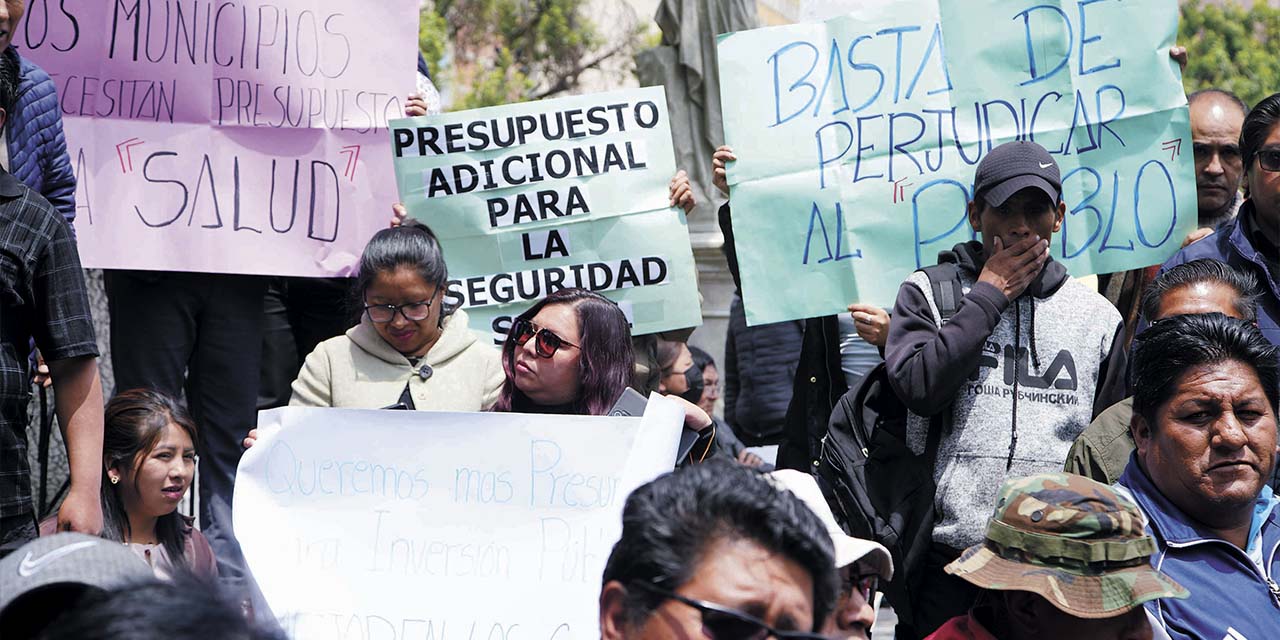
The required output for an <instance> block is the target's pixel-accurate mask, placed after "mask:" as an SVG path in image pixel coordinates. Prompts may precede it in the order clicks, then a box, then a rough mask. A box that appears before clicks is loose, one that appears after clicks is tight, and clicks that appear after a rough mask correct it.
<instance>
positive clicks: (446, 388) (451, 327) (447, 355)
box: [289, 310, 505, 411]
mask: <svg viewBox="0 0 1280 640" xmlns="http://www.w3.org/2000/svg"><path fill="white" fill-rule="evenodd" d="M421 364H426V365H428V366H430V367H431V369H432V374H431V376H430V377H429V378H427V379H426V380H424V379H422V376H420V375H419V368H420V367H421ZM504 378H505V375H504V374H503V372H502V362H501V358H500V352H499V351H498V350H497V349H496V348H494V347H492V346H489V345H487V344H484V343H483V342H482V341H481V340H480V339H479V338H478V337H477V336H476V334H475V333H473V332H472V331H470V330H469V329H468V327H467V314H466V312H465V311H461V310H459V311H457V312H455V313H454V314H453V315H452V316H449V318H448V319H446V320H445V323H444V331H443V332H442V333H441V334H440V340H439V341H438V342H436V344H435V345H434V346H432V347H431V351H429V352H427V355H426V357H425V359H424V361H423V363H420V364H419V367H414V366H412V365H411V364H409V359H408V358H406V357H405V356H404V355H402V354H401V353H400V352H398V351H396V350H395V349H393V348H392V347H391V345H389V344H387V343H386V341H384V340H383V339H382V338H381V337H380V336H378V333H377V331H375V330H374V328H373V325H372V324H370V322H369V319H368V318H364V319H363V320H362V321H361V322H360V324H358V325H356V326H355V327H354V328H352V329H350V330H348V331H347V333H346V334H345V335H341V336H338V337H336V338H331V339H329V340H325V341H324V342H322V343H320V345H319V346H317V347H316V350H315V351H312V352H311V355H309V356H307V361H306V362H305V363H304V364H303V365H302V371H301V372H299V373H298V379H297V380H294V381H293V397H292V398H291V399H290V400H289V405H290V406H295V407H344V408H349V409H381V408H383V407H388V406H391V405H393V404H395V403H396V402H398V401H399V399H400V394H401V392H403V391H404V385H405V383H406V382H408V383H409V390H410V393H412V394H413V403H414V405H415V407H416V408H418V409H423V410H432V411H481V410H484V409H488V408H489V407H491V406H493V403H494V402H495V401H496V400H497V399H498V390H499V389H500V388H501V387H502V381H503V379H504Z"/></svg>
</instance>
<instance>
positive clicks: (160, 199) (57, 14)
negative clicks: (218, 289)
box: [14, 0, 419, 276]
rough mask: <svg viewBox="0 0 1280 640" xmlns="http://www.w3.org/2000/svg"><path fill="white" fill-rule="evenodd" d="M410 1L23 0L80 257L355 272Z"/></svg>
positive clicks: (409, 32) (406, 80)
mask: <svg viewBox="0 0 1280 640" xmlns="http://www.w3.org/2000/svg"><path fill="white" fill-rule="evenodd" d="M418 4H419V3H418V0H377V1H376V2H360V3H353V2H350V1H345V0H342V1H340V0H235V1H232V0H223V1H216V0H166V1H164V2H153V1H149V0H112V1H109V2H108V1H104V0H29V1H28V2H27V9H26V15H25V16H24V17H23V19H22V22H21V23H20V24H19V25H18V27H17V30H16V32H15V34H14V44H15V45H17V47H18V49H19V52H20V53H21V55H23V56H26V57H28V58H30V59H31V60H32V61H34V62H35V63H36V64H38V65H40V66H41V67H42V68H44V69H45V71H47V72H48V73H49V74H50V76H52V78H53V81H54V83H55V84H56V85H57V90H58V99H59V101H60V103H61V105H60V106H61V109H62V114H63V125H64V127H65V130H66V138H67V150H68V152H69V154H70V156H71V162H72V165H73V167H74V168H75V173H76V178H77V187H76V194H75V197H76V209H77V214H76V221H75V226H76V232H77V234H78V237H79V243H80V256H81V259H82V260H83V262H84V265H85V266H86V267H101V268H122V269H160V270H173V271H202V272H217V273H250V274H273V275H296V276H329V275H347V274H349V273H351V272H352V270H353V269H354V266H355V263H356V261H357V259H358V258H359V255H360V251H361V249H362V248H363V247H364V244H365V242H366V241H367V240H368V238H369V237H370V236H371V235H372V234H373V233H374V232H375V231H377V230H378V229H379V228H381V227H383V226H385V224H386V220H387V218H388V217H389V214H390V205H391V203H392V202H394V201H395V199H396V184H395V174H394V172H393V170H392V167H391V153H390V137H389V134H388V133H387V121H388V120H391V119H395V118H399V117H402V116H403V111H404V101H405V97H406V96H408V95H409V94H410V93H412V92H413V91H414V88H415V72H414V69H415V61H416V58H415V53H416V50H417V33H418V28H417V25H418Z"/></svg>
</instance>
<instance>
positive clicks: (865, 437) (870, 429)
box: [814, 263, 964, 624]
mask: <svg viewBox="0 0 1280 640" xmlns="http://www.w3.org/2000/svg"><path fill="white" fill-rule="evenodd" d="M923 271H924V273H925V274H926V275H928V276H929V284H930V286H931V288H932V290H933V299H934V302H935V304H936V305H937V307H938V311H939V313H940V315H941V317H942V321H943V322H944V323H945V322H946V321H948V320H950V319H951V316H953V315H954V314H955V312H956V308H957V307H958V306H959V304H960V300H961V298H962V297H963V295H964V293H963V290H962V289H961V284H960V273H959V270H958V268H957V267H956V265H955V264H951V263H944V264H939V265H937V266H933V267H927V268H925V269H923ZM950 414H951V411H950V409H949V408H948V409H944V410H943V411H942V412H940V413H939V414H938V415H935V416H934V417H933V419H932V420H931V421H930V425H929V435H928V437H927V439H926V443H925V450H924V453H923V454H921V455H916V454H915V453H913V452H912V451H911V448H910V447H909V446H908V445H907V434H906V430H907V429H906V427H907V408H906V406H905V405H904V404H903V403H902V401H901V400H900V399H898V396H897V394H896V393H894V391H893V387H892V386H890V384H889V376H888V371H887V370H886V369H885V364H884V363H880V364H879V365H877V366H876V367H875V368H874V369H872V370H871V371H870V372H869V373H868V374H867V375H866V376H864V377H863V378H862V380H861V381H859V382H858V384H857V385H856V386H855V387H854V388H852V389H850V390H849V391H848V392H847V393H845V394H844V395H843V396H842V397H841V398H840V400H839V402H838V403H837V404H836V406H835V408H834V409H833V410H832V412H831V419H830V421H829V422H828V425H827V433H826V435H824V436H823V438H822V446H821V449H820V451H819V455H818V459H817V460H816V461H815V462H814V467H815V468H814V473H815V475H817V476H818V477H819V478H820V479H821V480H822V481H823V484H825V485H826V490H827V492H828V501H829V502H830V503H831V506H832V510H833V511H835V514H836V517H837V518H838V519H839V520H840V521H841V524H842V525H843V527H844V529H845V531H846V532H848V534H849V535H851V536H854V537H857V538H866V539H869V540H875V541H876V542H879V543H880V544H882V545H884V546H885V547H886V548H888V549H889V553H890V555H892V556H893V566H894V576H893V580H892V581H890V583H889V584H888V585H884V586H883V587H882V588H883V589H884V592H885V595H887V596H888V598H889V600H890V602H891V603H892V605H893V608H894V611H895V612H896V613H897V614H898V616H899V618H900V619H902V621H903V622H905V623H907V624H911V622H912V594H913V593H918V588H919V585H918V584H915V583H914V582H913V579H914V578H916V577H917V576H918V574H919V571H918V570H917V569H918V567H919V566H920V563H921V561H922V560H923V559H924V558H925V556H926V554H927V553H928V550H929V547H930V545H931V544H932V536H933V523H934V512H933V506H934V493H935V489H936V487H935V485H934V482H933V468H934V463H935V462H936V460H937V457H938V444H939V442H940V441H941V440H942V432H943V431H944V430H946V429H947V428H949V425H948V424H947V423H948V422H949V418H950Z"/></svg>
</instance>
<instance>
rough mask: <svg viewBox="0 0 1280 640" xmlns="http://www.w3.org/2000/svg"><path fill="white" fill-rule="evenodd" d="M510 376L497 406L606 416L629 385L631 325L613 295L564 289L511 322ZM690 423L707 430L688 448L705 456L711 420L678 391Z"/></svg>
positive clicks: (506, 349)
mask: <svg viewBox="0 0 1280 640" xmlns="http://www.w3.org/2000/svg"><path fill="white" fill-rule="evenodd" d="M502 366H503V369H504V370H505V371H506V380H505V381H503V383H502V390H501V392H500V393H499V394H498V401H497V402H496V403H495V404H494V405H493V410H494V411H514V412H520V413H562V414H570V415H591V416H603V415H608V414H609V410H610V409H611V408H612V407H613V405H614V403H616V402H617V401H618V398H619V397H621V396H622V393H623V392H624V391H626V389H627V387H628V386H629V385H630V384H631V380H632V376H633V375H634V372H635V353H634V351H633V350H632V348H631V329H630V327H629V325H628V324H627V318H626V316H625V315H623V313H622V310H621V309H619V308H618V305H617V304H615V303H614V302H613V301H612V300H609V299H608V298H606V297H604V296H602V295H600V294H598V293H592V292H590V291H587V290H585V289H561V290H560V291H557V292H555V293H552V294H551V295H549V296H547V297H546V298H543V299H542V300H540V301H538V303H537V304H535V305H533V306H532V307H530V308H529V309H528V310H527V311H525V312H524V313H522V314H520V315H519V316H517V317H516V318H515V320H513V321H512V323H511V331H510V333H508V336H507V341H506V343H505V344H503V346H502ZM671 397H672V398H674V399H675V400H677V401H678V402H680V403H681V404H682V405H684V408H685V426H687V427H689V428H691V429H694V430H696V431H700V432H703V433H704V437H703V438H702V440H700V441H699V442H698V443H696V444H695V445H694V447H693V451H692V452H690V453H691V455H692V456H693V457H694V461H700V460H701V459H702V458H705V457H706V454H707V452H708V451H709V449H710V446H711V444H712V442H713V438H714V429H713V428H712V429H708V428H709V427H712V421H711V417H710V416H708V415H707V414H706V412H704V411H703V410H702V409H700V408H698V406H697V405H696V404H693V403H691V402H689V401H687V400H684V399H682V398H680V397H678V396H671Z"/></svg>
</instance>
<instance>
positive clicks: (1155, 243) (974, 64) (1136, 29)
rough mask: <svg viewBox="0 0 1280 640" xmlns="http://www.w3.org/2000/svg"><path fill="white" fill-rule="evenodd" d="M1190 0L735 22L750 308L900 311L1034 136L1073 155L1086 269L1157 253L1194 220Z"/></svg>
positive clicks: (737, 222) (997, 2) (740, 202)
mask: <svg viewBox="0 0 1280 640" xmlns="http://www.w3.org/2000/svg"><path fill="white" fill-rule="evenodd" d="M1177 20H1178V7H1177V3H1176V2H1175V1H1174V0H1125V1H1124V2H1120V1H1119V0H1063V1H1062V2H1052V3H1040V2H1037V1H1036V0H993V1H991V2H971V1H966V0H893V1H891V2H890V1H884V0H881V1H877V2H867V3H863V4H862V5H860V6H859V7H857V8H856V9H855V10H854V11H853V12H852V13H851V14H849V15H848V16H845V17H841V18H837V19H834V20H831V21H828V22H826V23H821V24H800V25H791V26H785V27H774V28H768V29H757V30H752V31H745V32H740V33H735V34H729V35H724V36H721V38H720V43H719V60H720V76H721V77H722V78H724V79H725V80H724V81H723V82H722V83H721V94H722V97H723V103H724V105H725V106H724V123H725V124H724V127H725V140H726V142H727V143H728V144H729V145H731V146H732V147H733V148H734V152H735V153H736V155H737V157H738V160H737V161H736V162H734V163H730V166H729V182H730V185H731V201H732V204H733V206H732V211H733V222H734V234H735V237H736V241H737V250H738V261H739V265H740V268H741V272H742V280H743V285H742V287H743V298H744V303H745V306H746V313H747V319H748V322H749V323H751V324H758V323H764V322H777V321H781V320H789V319H795V318H804V317H810V316H818V315H827V314H831V313H836V312H840V311H843V310H844V308H845V306H846V305H847V304H849V303H850V302H854V301H860V302H868V303H873V304H879V305H882V306H889V305H891V304H892V303H893V300H894V298H895V296H896V292H897V289H898V285H899V284H900V283H901V282H902V281H903V280H904V279H905V278H906V277H907V276H908V275H909V274H910V272H911V271H913V270H915V269H917V268H919V267H921V266H926V265H929V264H933V263H934V262H936V260H937V254H938V251H939V250H945V249H950V248H951V247H952V246H953V245H954V244H956V243H958V242H963V241H965V240H969V239H971V238H972V237H973V231H972V229H971V228H970V226H969V223H968V221H967V219H966V203H967V202H968V201H969V200H970V199H971V197H972V193H971V192H972V188H973V174H974V169H975V167H976V166H977V164H978V162H979V161H980V160H981V159H982V157H983V156H984V154H985V153H987V152H988V151H989V150H990V149H991V148H992V147H994V146H998V145H1000V144H1001V143H1004V142H1007V141H1010V140H1033V141H1035V142H1037V143H1039V144H1041V145H1043V146H1044V147H1045V148H1046V149H1048V150H1049V152H1050V153H1052V154H1053V155H1054V157H1055V159H1056V160H1057V162H1058V164H1059V166H1060V167H1061V171H1062V176H1063V185H1062V187H1063V199H1064V201H1065V202H1066V205H1067V215H1066V220H1065V221H1064V224H1063V227H1062V229H1061V230H1060V231H1059V232H1058V233H1057V234H1056V235H1055V236H1054V238H1053V243H1052V253H1053V256H1054V258H1055V259H1057V260H1060V261H1062V262H1064V263H1065V264H1066V266H1067V267H1068V269H1069V270H1070V272H1071V273H1072V275H1076V276H1080V275H1086V274H1091V273H1108V272H1113V271H1120V270H1124V269H1130V268H1135V267H1143V266H1147V265H1152V264H1158V263H1160V262H1162V261H1164V260H1165V259H1166V258H1168V257H1169V256H1171V255H1172V254H1173V253H1174V252H1176V251H1177V250H1178V248H1179V246H1180V244H1181V241H1182V239H1183V237H1185V236H1186V234H1187V233H1188V232H1189V231H1191V230H1192V229H1193V228H1194V226H1195V223H1196V197H1195V188H1196V186H1195V175H1194V168H1193V161H1192V154H1191V134H1190V130H1189V128H1188V116H1187V107H1186V98H1185V97H1184V95H1183V92H1182V84H1181V81H1180V73H1179V70H1178V67H1177V63H1176V62H1174V61H1173V60H1171V59H1170V58H1169V48H1170V47H1171V46H1172V45H1173V42H1174V35H1175V32H1176V30H1177Z"/></svg>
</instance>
